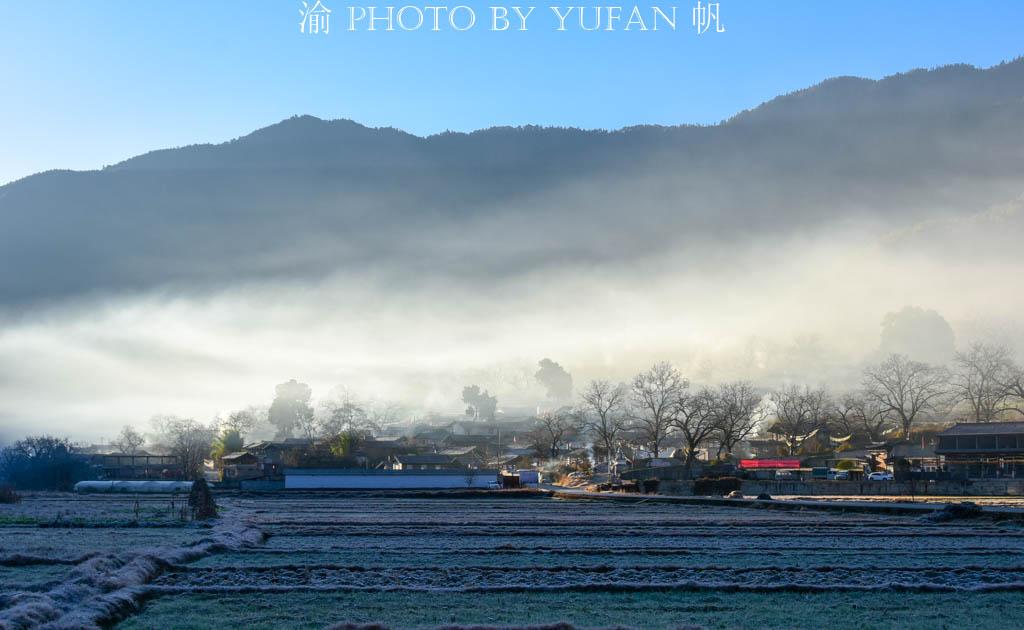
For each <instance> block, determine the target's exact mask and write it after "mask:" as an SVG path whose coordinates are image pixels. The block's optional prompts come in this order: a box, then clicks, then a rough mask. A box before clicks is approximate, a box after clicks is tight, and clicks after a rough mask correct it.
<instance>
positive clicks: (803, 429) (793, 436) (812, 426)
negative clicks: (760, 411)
mask: <svg viewBox="0 0 1024 630" xmlns="http://www.w3.org/2000/svg"><path fill="white" fill-rule="evenodd" d="M769 400H770V402H771V409H772V412H773V413H774V415H775V425H774V431H775V432H776V433H778V434H779V435H781V436H782V438H783V442H784V443H785V444H786V450H787V452H788V453H789V454H790V455H793V454H794V453H796V451H797V449H798V448H799V447H800V445H801V444H803V442H804V440H806V439H807V438H808V437H810V436H811V435H812V434H813V433H814V432H815V431H816V430H818V429H820V428H821V427H822V426H824V424H825V422H826V421H827V418H828V412H829V407H830V406H831V400H830V398H829V395H828V392H827V391H826V390H825V389H824V388H818V389H811V388H810V387H806V386H805V387H803V388H801V387H799V386H797V385H790V386H789V387H784V388H783V389H780V390H776V391H774V392H772V393H771V394H770V396H769Z"/></svg>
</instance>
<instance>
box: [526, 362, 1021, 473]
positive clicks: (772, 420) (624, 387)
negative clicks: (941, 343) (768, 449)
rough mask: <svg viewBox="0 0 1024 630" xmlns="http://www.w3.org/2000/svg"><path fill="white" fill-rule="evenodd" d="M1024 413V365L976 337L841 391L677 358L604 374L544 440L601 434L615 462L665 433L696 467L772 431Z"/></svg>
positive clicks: (867, 431)
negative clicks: (700, 373) (935, 360)
mask: <svg viewBox="0 0 1024 630" xmlns="http://www.w3.org/2000/svg"><path fill="white" fill-rule="evenodd" d="M1021 416H1024V369H1022V368H1021V366H1020V365H1018V364H1017V363H1016V362H1015V361H1014V360H1013V359H1012V355H1011V353H1010V352H1009V350H1008V349H1007V348H1005V347H1003V346H999V345H995V344H985V343H974V344H972V345H971V346H970V347H969V348H968V349H966V350H964V351H962V352H957V353H956V354H955V356H954V358H953V361H952V364H951V365H950V366H936V365H930V364H927V363H924V362H921V361H915V360H913V359H911V358H909V357H907V356H905V355H901V354H892V355H890V356H888V357H887V358H886V359H884V360H883V361H881V362H880V363H878V364H875V365H870V366H868V367H866V368H865V369H864V370H863V371H862V373H861V381H860V384H859V387H857V388H854V389H851V390H847V391H844V392H842V393H840V394H833V393H832V392H830V391H829V389H828V388H827V387H824V386H817V387H815V386H811V385H799V384H788V385H785V386H782V387H778V388H774V389H765V388H760V387H758V386H756V385H755V384H753V383H751V382H749V381H733V382H727V383H722V384H719V385H716V386H712V385H706V386H701V387H693V386H691V381H690V380H689V379H688V378H686V377H684V376H683V375H682V373H681V372H680V371H679V370H678V368H676V367H675V366H674V365H672V364H671V363H667V362H661V363H656V364H655V365H653V366H652V367H651V368H650V369H648V370H645V371H643V372H640V373H639V374H637V375H635V376H634V377H633V378H632V379H631V380H630V381H629V382H626V383H614V382H611V381H608V380H603V379H596V380H592V381H590V382H589V383H588V384H587V385H586V386H585V387H584V389H583V391H582V392H581V394H580V396H579V400H578V401H577V402H576V404H575V405H574V406H573V407H565V408H562V409H560V410H558V411H556V412H552V413H549V414H543V415H542V416H541V417H540V418H538V424H537V428H536V429H535V431H534V442H535V447H536V448H537V449H538V450H539V451H540V452H542V453H550V454H551V455H552V456H555V455H557V454H558V452H559V450H560V449H561V447H562V446H564V444H565V443H566V442H567V439H568V438H569V437H571V436H581V435H585V436H587V437H589V438H590V439H592V441H593V443H594V445H595V447H596V448H595V452H599V453H600V454H601V456H602V457H603V458H606V459H611V458H612V457H614V455H615V453H616V451H617V450H618V449H620V448H621V447H622V446H624V445H628V444H632V445H634V446H640V447H643V448H645V449H647V450H649V451H650V452H651V454H652V455H653V456H654V457H658V456H660V455H661V451H662V449H663V446H664V444H665V442H666V440H669V439H670V438H675V439H677V441H679V442H681V443H682V445H683V451H684V461H685V465H686V466H687V467H688V468H689V467H692V464H693V461H694V459H695V457H696V455H697V453H698V451H699V449H701V448H702V447H705V446H708V445H711V446H713V448H714V449H715V452H714V457H715V458H716V459H722V458H725V457H728V456H730V455H731V454H732V453H733V451H734V450H735V448H736V446H737V445H738V444H739V443H741V442H743V441H744V440H747V439H749V438H750V437H752V436H754V435H755V434H765V433H770V434H771V435H772V436H774V437H776V438H777V439H778V440H779V441H780V442H781V445H782V450H783V451H784V452H785V453H787V454H795V453H798V452H799V451H800V449H801V447H802V446H803V444H804V442H805V441H806V440H807V439H808V438H809V437H811V436H813V435H814V434H815V433H817V432H819V431H825V433H826V434H827V435H830V436H837V437H839V438H848V437H850V436H854V435H858V436H861V437H863V438H864V439H865V440H866V441H870V442H881V441H884V440H886V439H888V438H893V437H902V438H903V439H906V438H908V437H909V436H910V435H911V431H912V430H913V429H914V427H915V426H916V424H917V423H920V422H921V421H923V420H960V421H966V422H994V421H999V420H1009V419H1014V418H1018V417H1021Z"/></svg>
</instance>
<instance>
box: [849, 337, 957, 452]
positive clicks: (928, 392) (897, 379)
mask: <svg viewBox="0 0 1024 630" xmlns="http://www.w3.org/2000/svg"><path fill="white" fill-rule="evenodd" d="M948 383H949V373H948V372H947V371H946V370H945V369H944V368H940V367H933V366H931V365H928V364H927V363H921V362H920V361H913V360H911V359H909V358H907V357H906V356H904V355H901V354H893V355H890V356H889V358H888V359H886V360H885V361H883V362H882V363H881V364H880V365H877V366H874V367H870V368H868V369H866V370H864V392H865V395H866V396H867V397H868V399H869V400H872V401H874V402H875V403H877V404H878V405H879V406H880V407H881V408H882V409H883V410H885V412H887V413H891V414H892V416H893V417H894V418H895V419H896V420H897V421H898V422H899V423H900V427H901V429H902V432H903V433H902V434H903V437H904V438H908V437H910V428H911V426H913V424H914V421H915V420H917V419H918V417H920V416H921V415H923V414H926V413H936V412H938V410H939V408H940V406H941V405H942V403H943V398H944V397H945V396H946V395H947V392H948Z"/></svg>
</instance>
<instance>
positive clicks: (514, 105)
mask: <svg viewBox="0 0 1024 630" xmlns="http://www.w3.org/2000/svg"><path fill="white" fill-rule="evenodd" d="M719 1H720V14H721V22H722V25H723V26H724V27H725V28H726V32H725V33H721V34H718V33H710V32H709V33H705V34H703V35H700V36H698V35H696V34H695V33H694V32H693V30H692V27H691V26H690V17H691V16H690V13H691V10H692V6H693V4H695V3H693V4H690V3H688V2H677V3H676V5H675V6H677V7H679V9H678V11H679V24H678V30H677V31H675V32H672V31H666V30H663V31H659V32H658V33H653V32H646V33H644V32H636V31H633V32H623V31H615V32H606V31H602V32H579V31H578V30H575V29H571V30H569V31H566V32H557V31H555V30H554V26H555V24H556V23H557V21H556V20H555V19H554V16H553V15H552V14H551V12H550V10H549V8H548V6H549V5H548V4H538V5H537V9H536V12H535V14H534V15H532V16H531V18H530V22H529V27H530V28H529V31H527V32H500V33H499V32H490V31H488V30H486V27H487V26H488V22H489V19H488V16H489V10H488V8H487V7H489V6H490V5H492V4H499V3H498V2H467V4H468V5H469V6H472V7H473V8H474V9H476V10H477V12H478V14H479V19H480V23H479V24H478V26H477V27H476V28H474V29H473V30H471V31H467V32H453V31H451V30H444V31H442V32H440V33H435V32H430V31H426V30H424V31H418V32H400V31H396V32H390V33H389V32H380V31H378V32H366V31H365V30H359V31H356V32H348V31H346V30H345V26H346V24H345V17H346V15H347V12H348V7H349V6H365V5H359V4H358V3H357V2H353V1H350V2H348V3H342V2H338V1H337V0H324V3H325V4H326V6H327V7H328V8H330V9H332V11H333V12H334V13H333V16H332V24H331V27H332V29H331V33H330V34H329V35H327V36H309V35H303V34H301V33H300V32H299V28H298V27H299V21H300V15H299V10H300V8H301V5H302V3H301V1H300V0H295V1H293V0H263V1H255V0H250V1H246V2H243V1H241V0H233V1H224V0H219V1H204V2H198V1H197V2H192V1H186V0H173V1H172V0H145V1H139V0H135V1H131V2H129V1H126V0H52V1H50V2H45V3H39V2H18V1H14V0H11V1H4V2H0V86H2V92H0V93H2V98H0V183H3V182H7V181H11V180H13V179H17V178H19V177H22V176H25V175H28V174H31V173H34V172H37V171H40V170H45V169H50V168H76V169H86V168H97V167H101V166H103V165H105V164H110V163H113V162H117V161H120V160H121V159H124V158H126V157H129V156H131V155H135V154H138V153H141V152H144V151H147V150H151V149H155V148H162V147H168V146H178V145H183V144H190V143H195V142H218V141H223V140H227V139H230V138H233V137H236V136H238V135H242V134H245V133H247V132H249V131H251V130H253V129H255V128H258V127H261V126H265V125H267V124H270V123H273V122H276V121H278V120H280V119H282V118H286V117H289V116H292V115H294V114H313V115H316V116H320V117H324V118H340V117H344V118H352V119H355V120H357V121H359V122H361V123H364V124H368V125H373V126H395V127H400V128H402V129H406V130H408V131H411V132H414V133H417V134H429V133H433V132H438V131H443V130H445V129H455V130H472V129H477V128H482V127H488V126H492V125H499V124H527V123H533V124H543V125H572V126H579V127H603V128H615V127H621V126H624V125H631V124H637V123H663V124H677V123H713V122H717V121H719V120H721V119H722V118H726V117H728V116H730V115H732V114H734V113H736V112H737V111H740V110H742V109H745V108H748V107H752V106H755V105H757V104H758V103H760V102H762V101H764V100H766V99H768V98H771V97H773V96H775V95H777V94H780V93H784V92H788V91H792V90H794V89H799V88H801V87H806V86H808V85H811V84H813V83H816V82H818V81H820V80H822V79H825V78H827V77H830V76H836V75H844V74H849V75H859V76H866V77H873V78H877V77H882V76H885V75H888V74H892V73H894V72H899V71H903V70H907V69H911V68H915V67H934V66H938V65H944V64H948V63H956V62H966V63H971V64H974V65H979V66H989V65H993V64H996V63H998V62H1000V61H1002V60H1008V59H1012V58H1015V57H1018V56H1020V55H1022V54H1024V37H1022V36H1024V2H1021V1H1020V0H987V1H986V2H979V3H964V2H962V1H961V0H950V1H944V0H898V1H889V2H886V1H874V0H872V1H864V2H860V1H858V2H853V1H849V2H844V1H840V0H829V1H825V0H820V1H819V0H813V1H812V0H787V1H780V2H772V1H769V0H719ZM366 4H369V3H366ZM376 4H377V5H378V6H386V5H385V3H383V2H376ZM405 4H406V2H397V3H395V6H404V5H405ZM427 4H429V3H420V4H418V5H417V6H421V7H422V6H427ZM523 5H524V6H530V5H528V4H526V3H523ZM451 6H454V4H452V5H451ZM563 6H566V5H563ZM589 6H593V5H589ZM623 6H625V7H626V10H627V12H628V9H629V7H631V6H632V5H629V4H626V5H623ZM638 6H640V7H641V9H643V10H644V12H645V14H648V13H649V10H650V7H651V6H652V4H651V3H642V4H640V5H638ZM658 6H660V7H663V8H667V7H670V6H672V5H671V4H670V3H668V2H664V3H659V4H658Z"/></svg>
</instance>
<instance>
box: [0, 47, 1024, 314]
mask: <svg viewBox="0 0 1024 630" xmlns="http://www.w3.org/2000/svg"><path fill="white" fill-rule="evenodd" d="M1022 178H1024V58H1019V59H1017V60H1014V61H1013V62H1008V63H1005V64H1001V65H999V66H993V67H991V68H988V69H979V68H975V67H973V66H966V65H957V66H944V67H942V68H939V69H935V70H921V71H912V72H908V73H902V74H898V75H891V76H890V77H886V78H884V79H879V80H871V79H848V78H836V79H833V80H828V81H825V82H821V83H819V84H817V85H815V86H812V87H811V88H807V89H805V90H798V91H796V92H792V93H790V94H786V95H781V96H779V97H776V98H775V99H771V100H769V101H767V102H765V103H763V104H762V105H760V106H759V107H757V108H754V109H752V110H748V111H745V112H741V113H739V114H737V115H736V116H734V117H732V118H730V119H728V120H725V121H722V122H720V123H719V124H716V125H708V126H700V125H680V126H658V125H637V126H631V127H625V128H622V129H619V130H614V131H608V130H580V129H574V128H566V127H539V126H525V127H508V126H506V127H492V128H488V129H484V130H477V131H474V132H446V133H440V134H432V135H428V136H416V135H413V134H410V133H407V132H404V131H401V130H399V129H395V128H393V127H384V128H371V127H366V126H364V125H361V124H359V123H357V122H354V121H351V120H348V119H338V120H334V121H327V120H322V119H319V118H316V117H313V116H308V115H306V116H296V117H292V118H289V119H286V120H284V121H281V122H279V123H275V124H273V125H269V126H267V127H263V128H261V129H257V130H255V131H253V132H252V133H249V134H246V135H244V136H240V137H239V138H235V139H233V140H231V141H228V142H224V143H218V144H197V145H189V146H186V147H179V148H173V149H161V150H157V151H152V152H148V153H144V154H141V155H139V156H135V157H132V158H129V159H127V160H124V161H122V162H119V163H118V164H115V165H112V166H109V167H106V168H104V169H100V170H93V171H47V172H44V173H39V174H36V175H33V176H29V177H27V178H23V179H21V180H18V181H17V182H12V183H10V184H7V185H5V186H3V187H0V250H2V251H4V252H5V257H6V259H7V262H8V264H7V265H4V268H3V269H0V295H3V296H4V298H3V299H2V300H0V307H2V305H3V304H4V303H6V304H19V303H26V302H32V301H33V300H37V299H40V298H46V299H61V298H62V297H68V296H73V295H76V294H79V293H81V292H91V291H106V290H111V291H118V290H146V289H148V288H153V287H158V286H162V285H165V284H167V283H184V284H189V283H192V282H195V283H200V284H203V283H213V284H218V283H229V282H235V281H237V280H239V279H241V280H246V279H258V278H260V277H264V276H274V275H276V274H281V275H284V276H286V277H292V276H302V275H303V274H307V273H310V270H313V269H315V270H317V271H316V273H331V272H332V271H333V270H337V269H349V270H352V269H358V268H359V265H370V266H380V265H381V264H388V265H392V264H393V265H409V266H410V269H412V272H410V273H404V272H403V273H399V274H398V275H400V276H403V277H406V278H409V279H410V280H411V279H412V278H413V277H415V274H416V273H429V272H432V271H433V272H437V273H450V272H451V270H452V269H462V268H460V267H459V265H460V264H462V265H463V266H464V268H465V269H466V270H470V271H472V270H477V271H479V272H480V273H482V270H490V271H491V272H494V273H499V272H508V273H520V272H523V271H525V270H527V269H530V268H532V267H531V266H536V265H545V264H554V262H553V261H559V262H566V261H568V262H572V261H582V262H586V261H592V260H601V259H608V260H613V259H615V257H617V256H622V257H629V256H637V255H646V254H648V253H650V252H652V251H661V250H663V249H665V248H679V247H697V246H704V245H701V244H702V243H707V242H712V241H723V242H732V241H740V240H742V239H749V238H755V237H756V238H780V237H782V236H784V235H788V234H794V233H798V232H801V231H813V230H826V229H830V228H829V226H830V225H834V224H836V223H837V222H839V221H850V220H859V221H863V222H866V223H878V224H881V225H883V227H884V228H886V229H890V230H891V229H898V228H900V227H905V226H906V225H912V224H914V223H917V222H920V221H924V220H927V219H932V218H936V217H941V216H945V215H947V214H954V215H955V214H958V213H960V214H962V213H965V212H976V211H978V210H979V209H981V208H984V207H987V206H989V205H992V204H995V203H999V202H1003V201H1005V200H1007V199H1011V198H1016V197H1017V196H1018V195H1019V194H1020V192H1021V190H1020V189H1021V185H1020V182H1021V181H1022ZM467 230H469V231H476V232H478V233H474V234H473V236H472V237H467V236H466V234H467ZM581 230H582V231H584V233H585V234H586V238H581V236H580V232H581ZM466 238H474V239H478V241H479V242H472V243H467V242H466V241H465V239H466ZM491 242H495V243H502V244H503V245H504V246H505V248H511V249H515V248H524V251H523V254H522V255H521V256H513V255H509V254H507V253H506V252H504V251H501V248H495V247H493V246H491V245H490V243H491ZM604 243H615V250H614V251H613V252H611V253H607V251H606V250H607V247H606V246H605V245H604ZM467 248H468V249H469V250H471V251H462V250H463V249H467ZM453 251H457V252H459V253H458V255H454V254H452V252H453ZM298 252H301V256H298V259H299V260H301V261H302V262H301V263H296V262H295V261H296V259H297V258H296V253H298ZM416 256H418V257H419V259H420V260H426V261H430V264H427V265H423V264H421V263H420V262H417V261H414V260H412V258H415V257H416ZM275 261H276V262H275ZM19 269H32V270H33V272H34V273H33V274H31V275H25V274H21V273H19V272H18V270H19Z"/></svg>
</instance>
